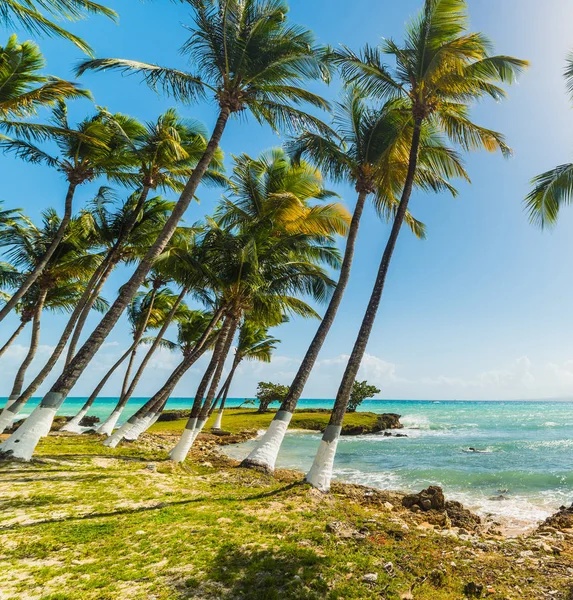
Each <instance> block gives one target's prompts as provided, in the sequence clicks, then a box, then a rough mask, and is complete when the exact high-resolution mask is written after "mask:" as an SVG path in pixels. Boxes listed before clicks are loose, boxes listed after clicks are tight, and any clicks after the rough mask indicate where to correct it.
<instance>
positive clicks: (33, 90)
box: [0, 35, 91, 121]
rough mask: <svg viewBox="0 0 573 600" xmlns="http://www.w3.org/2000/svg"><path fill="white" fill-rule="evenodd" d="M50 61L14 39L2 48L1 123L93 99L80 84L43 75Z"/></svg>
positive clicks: (0, 54) (13, 37) (0, 59)
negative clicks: (50, 107)
mask: <svg viewBox="0 0 573 600" xmlns="http://www.w3.org/2000/svg"><path fill="white" fill-rule="evenodd" d="M45 66H46V61H45V59H44V57H43V55H42V53H41V52H40V49H39V48H38V46H37V45H36V44H34V42H30V41H27V42H22V43H19V42H18V39H17V37H16V36H15V35H12V36H10V38H9V39H8V42H7V44H6V45H5V46H1V47H0V121H6V120H11V119H21V118H26V117H31V116H35V115H36V114H37V111H38V109H39V108H44V107H47V106H54V105H55V104H57V103H58V102H61V101H63V100H71V99H73V98H91V94H90V93H89V92H88V91H87V90H82V89H81V88H80V87H79V86H78V85H77V84H75V83H72V82H70V81H65V80H64V79H59V78H58V77H52V76H51V75H43V74H42V70H43V69H44V67H45Z"/></svg>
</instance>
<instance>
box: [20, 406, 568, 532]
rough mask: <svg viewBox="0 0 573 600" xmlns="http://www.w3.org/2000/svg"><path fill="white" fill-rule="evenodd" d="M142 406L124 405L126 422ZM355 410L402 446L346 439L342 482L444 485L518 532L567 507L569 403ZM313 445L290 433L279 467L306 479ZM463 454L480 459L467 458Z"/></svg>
mask: <svg viewBox="0 0 573 600" xmlns="http://www.w3.org/2000/svg"><path fill="white" fill-rule="evenodd" d="M84 400H85V399H84V398H70V399H68V400H67V401H66V403H65V404H64V406H63V407H62V409H61V411H60V414H66V415H71V414H74V413H75V412H77V410H78V409H79V407H80V406H81V404H82V403H83V401H84ZM142 400H143V399H133V400H132V401H131V402H130V403H129V405H128V410H127V411H126V413H125V418H127V417H128V416H129V414H131V410H135V408H136V407H137V406H138V405H140V403H141V402H142ZM115 401H116V400H115V399H114V398H102V399H101V400H99V401H98V403H96V404H95V405H94V408H93V411H92V413H91V414H96V415H98V416H100V417H105V416H106V415H107V414H108V413H109V412H110V411H111V408H112V406H113V404H115ZM242 401H243V400H242V399H240V400H239V399H233V400H230V402H229V404H230V405H231V406H233V405H238V404H239V403H240V402H242ZM34 405H35V403H34V404H31V405H30V406H29V407H27V410H26V413H29V412H30V410H31V408H32V407H33V406H34ZM189 406H190V400H189V399H188V398H172V399H171V400H170V401H169V404H168V408H171V409H174V408H189ZM299 406H300V408H304V407H307V408H330V407H331V406H332V400H301V401H300V403H299ZM131 407H133V408H132V409H131V410H129V409H130V408H131ZM361 410H369V411H373V412H377V413H382V412H395V413H398V414H400V415H401V416H402V418H401V421H402V423H403V424H404V426H405V429H404V430H402V431H401V433H406V434H407V435H408V437H407V438H394V437H391V438H389V437H384V436H383V435H367V436H360V437H345V438H342V440H341V441H340V444H339V446H338V453H337V456H336V462H335V477H336V478H338V479H342V480H345V481H351V482H355V483H362V484H365V485H370V486H373V487H378V488H385V489H395V490H420V489H422V488H423V487H426V486H428V485H441V486H442V487H443V488H444V490H445V493H446V495H447V496H448V497H449V498H452V499H457V500H460V501H462V502H463V503H464V504H466V505H467V506H468V507H471V508H473V509H474V510H477V511H478V512H480V513H481V514H483V515H485V514H492V515H495V517H496V518H498V519H500V520H501V521H503V522H504V524H505V525H507V526H509V527H516V528H520V527H523V526H527V525H532V524H533V523H535V522H537V521H539V520H541V519H544V518H545V517H546V516H548V515H549V514H550V513H551V512H553V511H554V510H555V509H556V508H558V507H559V506H560V505H562V504H570V503H571V502H572V501H573V490H572V486H573V401H572V402H568V401H563V402H558V401H527V402H526V401H512V402H493V401H488V402H470V401H463V402H462V401H455V402H453V401H443V402H435V401H392V400H371V401H366V402H364V403H363V405H362V407H361ZM319 441H320V436H319V435H317V434H314V433H307V432H300V431H294V432H290V433H289V435H288V436H287V438H286V440H285V442H284V445H283V449H282V452H281V454H280V456H279V460H278V465H277V466H280V467H290V468H297V469H301V470H306V469H308V468H309V467H310V464H311V462H312V458H313V456H314V452H315V450H316V448H317V446H318V443H319ZM252 445H253V442H247V443H245V444H240V445H238V446H234V447H228V448H227V452H228V453H229V454H230V455H231V456H233V457H236V458H242V457H244V456H245V455H246V454H247V453H248V452H249V450H250V449H251V448H252ZM469 447H475V448H478V449H482V450H485V451H486V452H484V453H475V454H474V453H468V452H467V449H468V448H469Z"/></svg>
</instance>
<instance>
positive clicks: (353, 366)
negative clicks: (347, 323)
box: [306, 118, 422, 491]
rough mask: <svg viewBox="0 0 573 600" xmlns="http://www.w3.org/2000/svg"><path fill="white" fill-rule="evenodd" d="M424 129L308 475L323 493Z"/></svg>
mask: <svg viewBox="0 0 573 600" xmlns="http://www.w3.org/2000/svg"><path fill="white" fill-rule="evenodd" d="M421 127H422V119H421V118H416V120H415V123H414V131H413V134H412V143H411V146H410V157H409V161H408V173H407V176H406V181H405V183H404V189H403V191H402V198H401V199H400V205H399V206H398V210H397V211H396V216H395V218H394V223H393V224H392V230H391V231H390V237H389V238H388V242H387V243H386V248H385V249H384V254H383V255H382V260H381V261H380V267H379V269H378V274H377V276H376V281H375V283H374V288H373V290H372V294H371V296H370V300H369V302H368V306H367V308H366V312H365V314H364V318H363V320H362V324H361V326H360V330H359V332H358V336H357V338H356V342H355V343H354V348H353V349H352V354H351V355H350V358H349V359H348V363H347V365H346V369H345V371H344V375H343V376H342V381H341V382H340V387H339V388H338V393H337V394H336V400H335V402H334V408H333V409H332V413H331V415H330V420H329V422H328V426H327V427H326V430H325V431H324V434H323V436H322V440H321V442H320V446H319V448H318V451H317V453H316V456H315V459H314V462H313V464H312V467H311V469H310V471H309V472H308V474H307V476H306V481H307V482H308V483H310V484H311V485H312V486H313V487H315V488H317V489H319V490H321V491H328V490H329V489H330V481H331V479H332V468H333V464H334V456H335V454H336V447H337V445H338V439H339V437H340V431H341V429H342V421H343V420H344V415H345V414H346V408H347V406H348V401H349V400H350V394H351V392H352V386H353V385H354V381H355V379H356V375H357V373H358V369H359V368H360V363H361V362H362V358H363V357H364V353H365V352H366V346H367V345H368V339H369V337H370V333H371V332H372V327H373V326H374V320H375V319H376V313H377V312H378V307H379V306H380V300H381V298H382V292H383V291H384V284H385V282H386V276H387V274H388V268H389V266H390V261H391V260H392V255H393V254H394V249H395V247H396V242H397V240H398V235H399V234H400V229H401V227H402V224H403V222H404V217H405V216H406V211H407V209H408V202H409V201H410V196H411V195H412V188H413V185H414V179H415V176H416V167H417V162H418V149H419V146H420V132H421Z"/></svg>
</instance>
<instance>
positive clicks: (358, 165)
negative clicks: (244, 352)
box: [242, 88, 467, 471]
mask: <svg viewBox="0 0 573 600" xmlns="http://www.w3.org/2000/svg"><path fill="white" fill-rule="evenodd" d="M335 127H336V130H337V134H338V137H337V138H333V137H332V136H323V135H320V134H316V133H312V132H309V133H306V134H303V135H302V136H300V137H299V138H298V139H296V140H294V141H292V142H291V143H290V144H289V149H290V152H291V154H292V156H293V160H294V161H295V162H299V161H300V160H301V157H303V156H305V157H308V158H310V160H311V161H312V162H313V163H315V164H316V165H317V166H318V167H319V168H320V169H321V170H323V171H324V172H325V173H328V174H329V175H330V177H331V178H332V179H333V180H335V181H344V182H347V183H349V184H351V185H353V186H354V189H355V190H356V192H357V195H358V197H357V200H356V205H355V208H354V213H353V216H352V221H351V223H350V229H349V232H348V237H347V240H346V248H345V251H344V258H343V261H342V265H341V268H340V277H339V279H338V283H337V285H336V288H335V290H334V293H333V294H332V298H331V299H330V302H329V305H328V308H327V309H326V312H325V314H324V316H323V318H322V320H321V322H320V324H319V326H318V329H317V331H316V333H315V336H314V338H313V340H312V341H311V343H310V346H309V347H308V350H307V352H306V354H305V356H304V358H303V360H302V362H301V364H300V367H299V369H298V371H297V374H296V376H295V378H294V380H293V382H292V384H291V385H290V387H289V392H288V394H287V396H286V398H285V399H284V401H283V402H282V404H281V407H280V409H279V410H278V411H277V413H276V415H275V418H274V419H273V422H272V424H271V426H270V427H269V429H268V431H267V432H266V433H265V435H264V436H262V437H261V438H260V440H258V441H257V443H256V446H255V448H254V449H253V450H252V452H251V453H250V454H249V456H248V457H247V458H246V459H245V460H244V461H243V462H242V466H245V467H259V468H264V469H266V470H268V471H272V470H273V469H274V464H275V460H276V458H277V455H278V452H279V450H280V447H281V444H282V440H283V438H284V435H285V433H286V429H287V427H288V423H289V422H290V419H291V417H292V414H293V412H294V410H295V408H296V405H297V403H298V400H299V399H300V397H301V395H302V392H303V390H304V386H305V384H306V382H307V380H308V378H309V376H310V373H311V371H312V368H313V366H314V364H315V362H316V360H317V358H318V355H319V352H320V350H321V348H322V346H323V344H324V342H325V340H326V336H327V335H328V332H329V331H330V328H331V327H332V324H333V323H334V320H335V317H336V313H337V312H338V308H339V306H340V303H341V301H342V298H343V295H344V292H345V290H346V286H347V285H348V281H349V278H350V271H351V267H352V261H353V258H354V249H355V245H356V240H357V238H358V231H359V227H360V220H361V218H362V213H363V210H364V206H365V204H366V201H367V199H368V198H369V197H370V198H372V199H373V201H374V205H375V207H376V209H377V211H378V213H379V214H380V215H381V216H382V217H383V218H385V220H389V219H391V217H392V215H393V214H395V211H396V207H397V206H398V197H399V194H400V191H401V188H402V185H403V183H404V180H405V178H406V173H407V170H408V155H409V146H408V143H409V140H410V139H411V135H412V128H411V123H410V113H409V111H408V110H407V109H405V107H404V104H403V103H402V102H400V101H390V102H387V103H385V104H384V106H383V107H382V108H381V109H373V108H371V107H370V105H369V104H367V102H366V101H365V100H364V99H362V97H361V95H360V93H359V92H358V90H356V89H355V88H351V89H350V90H349V91H348V93H347V94H346V95H345V98H344V100H343V102H341V103H340V104H338V105H337V109H336V113H335ZM455 175H458V176H462V177H466V178H467V175H466V174H465V171H464V169H463V167H462V165H461V163H460V160H459V158H458V156H457V154H456V153H455V152H453V151H452V150H451V149H449V148H447V147H446V146H445V145H444V143H443V140H442V139H441V138H440V136H439V135H437V133H436V132H435V131H433V130H432V128H431V126H430V125H429V124H425V126H424V128H423V130H422V135H421V141H420V152H419V165H418V169H417V171H416V179H415V185H416V186H417V187H418V188H420V189H429V190H432V191H436V192H438V191H441V190H449V191H450V192H452V193H455V190H454V189H453V188H452V187H451V186H450V185H449V183H448V182H447V178H448V177H452V176H455ZM404 218H405V221H406V223H407V224H408V225H409V226H410V228H411V229H412V231H413V232H414V234H415V235H416V236H418V237H423V236H424V227H423V225H422V224H421V223H420V222H418V221H416V219H414V218H413V217H412V215H411V214H410V213H409V212H406V215H405V217H404Z"/></svg>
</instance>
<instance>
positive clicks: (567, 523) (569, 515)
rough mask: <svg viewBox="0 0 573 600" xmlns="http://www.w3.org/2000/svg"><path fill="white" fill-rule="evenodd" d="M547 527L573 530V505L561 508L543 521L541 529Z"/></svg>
mask: <svg viewBox="0 0 573 600" xmlns="http://www.w3.org/2000/svg"><path fill="white" fill-rule="evenodd" d="M546 527H553V528H554V529H558V530H563V529H573V504H572V505H571V506H569V507H566V506H561V507H560V508H559V510H558V511H557V512H556V513H555V514H553V515H551V516H550V517H547V519H545V521H543V523H542V524H541V525H540V526H539V529H544V528H546Z"/></svg>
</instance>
